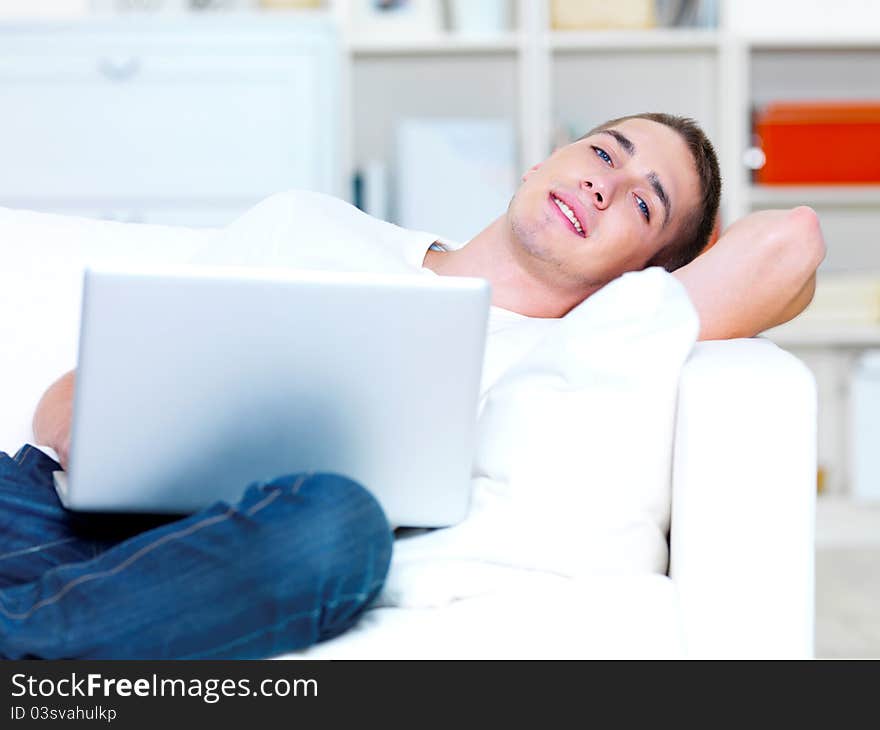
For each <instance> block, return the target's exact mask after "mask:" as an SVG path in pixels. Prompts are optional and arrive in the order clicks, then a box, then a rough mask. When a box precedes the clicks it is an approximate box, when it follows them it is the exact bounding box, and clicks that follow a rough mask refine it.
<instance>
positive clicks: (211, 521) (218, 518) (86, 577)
mask: <svg viewBox="0 0 880 730" xmlns="http://www.w3.org/2000/svg"><path fill="white" fill-rule="evenodd" d="M304 479H305V476H301V478H300V480H299V481H298V482H297V484H296V485H294V486H296V487H297V488H298V487H299V486H301V484H302V481H303V480H304ZM278 494H280V490H279V491H278V492H276V493H274V494H273V495H271V496H272V499H268V498H267V499H264V500H263V501H262V502H259V503H257V504H256V505H254V506H253V507H252V508H251V509H250V510H248V511H247V512H246V513H245V514H246V515H247V516H248V517H252V516H253V515H255V514H256V513H257V512H259V511H260V510H261V509H263V508H264V507H265V506H266V505H268V504H270V503H271V502H272V501H273V500H274V499H275V498H277V496H278ZM235 511H236V510H235V508H234V507H230V508H229V509H228V510H227V511H226V512H224V513H223V514H222V515H215V516H214V517H208V518H206V519H204V520H202V521H201V522H197V523H196V524H194V525H190V526H189V527H187V528H186V529H184V530H178V531H177V532H173V533H171V534H170V535H163V536H162V537H160V538H159V539H158V540H156V541H155V542H151V543H150V544H149V545H144V546H143V547H142V548H141V549H140V550H138V551H136V552H135V553H134V554H133V555H129V556H128V557H127V558H126V559H125V560H123V561H122V562H121V563H120V564H119V565H117V566H116V567H115V568H110V569H109V570H102V571H99V572H97V573H85V574H83V575H80V576H77V577H76V578H74V579H73V580H72V581H70V582H69V583H66V584H65V585H63V586H62V587H61V588H60V589H59V590H58V591H57V592H56V593H55V594H54V595H53V596H50V597H49V598H44V599H43V600H41V601H38V602H37V603H36V604H34V605H33V606H31V607H30V609H28V610H27V611H25V612H23V613H11V612H10V611H8V610H7V609H6V607H5V606H3V605H2V603H0V613H2V614H3V615H4V616H6V617H7V618H9V619H13V620H19V621H23V620H24V619H28V618H30V617H31V616H32V615H33V614H34V613H35V612H36V611H37V610H38V609H40V608H45V607H46V606H49V605H51V604H53V603H55V602H57V601H58V600H59V599H60V598H62V597H63V596H64V595H66V594H67V593H69V592H70V590H72V589H73V588H75V587H76V586H78V585H80V584H82V583H87V582H89V581H92V580H98V579H99V578H108V577H110V576H111V575H116V574H117V573H120V572H122V571H123V570H125V569H126V568H127V567H129V566H130V565H132V564H133V563H135V562H136V561H137V560H139V559H140V558H142V557H143V556H144V555H146V554H147V553H150V552H152V551H153V550H154V549H155V548H157V547H158V546H159V545H163V544H165V543H167V542H171V541H173V540H177V539H179V538H181V537H185V536H186V535H191V534H193V533H194V532H198V531H199V530H201V529H203V528H205V527H209V526H210V525H215V524H217V523H219V522H222V521H223V520H227V519H229V518H230V517H231V516H232V515H233V514H234V513H235Z"/></svg>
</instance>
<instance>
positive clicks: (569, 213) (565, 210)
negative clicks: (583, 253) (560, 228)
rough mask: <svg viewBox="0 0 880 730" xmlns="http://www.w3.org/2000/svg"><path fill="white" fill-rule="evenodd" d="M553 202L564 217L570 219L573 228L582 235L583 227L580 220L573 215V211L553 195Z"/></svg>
mask: <svg viewBox="0 0 880 730" xmlns="http://www.w3.org/2000/svg"><path fill="white" fill-rule="evenodd" d="M553 202H554V203H556V206H557V207H558V208H559V210H561V211H562V212H563V213H564V214H565V217H566V218H568V220H570V221H571V224H572V225H573V226H574V228H575V230H576V231H577V232H578V233H580V234H581V235H582V236H583V235H584V229H583V228H582V227H581V224H580V221H578V219H577V218H576V217H575V214H574V211H573V210H572V209H571V208H569V207H568V206H567V205H566V204H565V203H563V202H562V201H561V200H560V199H559V198H557V197H556V196H555V195H554V196H553Z"/></svg>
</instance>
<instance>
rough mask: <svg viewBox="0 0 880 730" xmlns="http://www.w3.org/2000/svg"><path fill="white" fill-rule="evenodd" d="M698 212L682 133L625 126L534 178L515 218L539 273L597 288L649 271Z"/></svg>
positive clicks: (516, 232) (571, 148)
mask: <svg viewBox="0 0 880 730" xmlns="http://www.w3.org/2000/svg"><path fill="white" fill-rule="evenodd" d="M698 204H699V179H698V177H697V173H696V170H695V166H694V160H693V157H692V156H691V153H690V151H689V150H688V148H687V145H686V144H685V142H684V140H682V138H681V137H680V136H679V134H678V132H676V131H675V130H673V129H670V128H669V127H667V126H665V125H663V124H659V123H657V122H652V121H649V120H646V119H628V120H626V121H625V122H621V123H620V124H619V125H616V126H615V127H613V128H612V129H610V130H608V131H605V132H599V133H597V134H594V135H592V136H590V137H587V138H585V139H582V140H579V141H577V142H574V143H572V144H570V145H567V146H566V147H562V148H560V149H558V150H556V152H554V153H553V154H552V155H551V156H550V157H549V158H548V159H547V160H545V161H544V162H543V163H542V164H541V165H538V166H536V167H535V168H533V169H532V170H531V171H529V172H528V173H527V174H526V175H525V177H524V178H523V183H522V185H521V186H520V188H519V190H518V191H517V193H516V195H515V196H514V198H513V200H512V201H511V203H510V206H509V208H508V220H509V222H510V228H511V233H512V236H513V240H514V243H515V245H517V246H518V247H519V248H520V249H521V253H524V254H525V256H526V257H527V261H528V262H529V264H530V265H532V266H534V267H536V271H539V272H540V273H541V275H543V276H547V277H551V278H552V279H553V280H555V281H556V282H557V283H558V284H560V285H563V286H569V287H580V286H584V287H590V286H596V285H602V284H605V283H607V282H609V281H611V280H612V279H615V278H616V277H618V276H620V275H621V274H623V273H624V272H626V271H638V270H640V269H642V268H644V267H645V265H646V264H647V263H648V261H650V260H651V259H652V258H653V257H654V255H655V254H656V253H657V252H658V251H659V250H660V249H661V248H663V246H665V245H667V244H668V243H670V242H671V241H673V240H674V239H675V237H676V235H677V234H678V232H679V231H680V230H681V228H682V224H683V222H684V221H685V220H686V219H687V216H688V214H691V213H692V212H693V211H694V210H695V209H696V207H697V205H698ZM572 218H573V219H574V220H572Z"/></svg>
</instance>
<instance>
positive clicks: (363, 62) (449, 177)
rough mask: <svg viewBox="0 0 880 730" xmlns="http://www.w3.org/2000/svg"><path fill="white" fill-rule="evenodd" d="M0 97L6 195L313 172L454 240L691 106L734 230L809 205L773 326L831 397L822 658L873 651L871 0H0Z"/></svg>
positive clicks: (186, 196) (239, 198) (254, 185)
mask: <svg viewBox="0 0 880 730" xmlns="http://www.w3.org/2000/svg"><path fill="white" fill-rule="evenodd" d="M0 108H2V114H0V160H2V165H0V206H6V207H17V208H32V209H37V210H45V211H52V212H60V213H68V214H74V215H84V216H89V217H99V218H108V219H113V220H121V221H130V222H148V223H166V224H176V225H186V226H216V225H224V224H225V223H227V222H229V221H231V220H233V219H234V218H235V217H236V216H238V215H239V214H241V213H242V212H243V211H244V210H246V209H247V208H248V207H249V206H251V205H253V204H254V203H256V202H257V201H258V200H260V199H261V198H263V197H266V196H267V195H269V194H271V193H274V192H278V191H281V190H285V189H289V188H294V187H304V188H310V189H314V190H320V191H323V192H327V193H331V194H334V195H337V196H339V197H343V198H346V199H348V200H349V201H351V202H353V203H355V204H356V205H358V206H359V207H361V208H362V209H364V210H366V211H367V212H369V213H371V214H373V215H376V216H378V217H380V218H384V219H387V220H391V221H394V222H397V223H399V224H401V225H404V226H407V227H410V228H418V229H423V230H429V231H432V232H436V233H437V234H438V235H440V236H443V237H446V238H449V239H453V240H461V241H464V240H467V239H468V238H470V237H471V236H472V235H474V234H475V233H477V232H478V231H479V230H480V229H481V228H482V227H483V225H485V224H486V222H488V221H490V220H492V219H493V218H494V217H496V216H497V215H498V214H499V213H500V212H501V211H503V209H504V208H505V207H506V204H507V201H508V200H509V198H510V196H511V194H512V193H513V191H514V189H515V187H516V184H517V182H518V180H519V177H520V175H521V174H522V172H523V171H525V170H527V169H528V168H529V167H530V166H531V165H533V164H535V163H536V162H539V161H541V160H542V159H543V158H544V157H546V155H547V154H548V153H549V152H550V151H552V150H553V148H554V147H556V146H558V145H561V144H565V143H567V142H568V141H571V140H572V139H575V138H577V137H578V136H580V135H581V134H583V133H584V132H585V131H587V130H588V129H590V128H591V127H592V126H594V125H595V124H597V123H600V122H602V121H604V120H606V119H608V118H610V117H615V116H620V115H624V114H631V113H636V112H640V111H665V112H672V113H676V114H684V115H687V116H691V117H694V118H695V119H697V120H698V121H699V122H700V123H701V125H702V126H703V127H704V129H706V131H707V132H708V134H709V136H710V137H711V138H712V139H713V140H714V141H715V143H716V146H717V149H718V152H719V156H720V159H721V163H722V173H723V176H724V185H725V191H724V198H723V217H724V222H725V223H729V222H731V221H733V220H735V219H736V218H738V217H740V216H742V215H744V214H746V213H748V212H750V211H753V210H759V209H762V208H778V207H792V206H795V205H802V204H803V205H810V206H812V207H814V208H815V209H816V210H817V212H818V213H819V215H820V218H821V221H822V226H823V230H824V231H825V235H826V239H827V244H828V256H827V258H826V261H825V262H824V264H823V265H822V268H821V270H820V280H819V288H818V291H817V295H816V298H815V300H814V303H813V305H811V307H810V308H809V309H808V310H807V312H806V313H805V314H804V315H802V316H801V317H799V318H798V319H797V320H795V321H794V322H793V323H791V324H789V325H786V326H783V327H781V328H777V329H776V330H774V331H771V332H770V333H768V334H767V335H766V336H768V337H770V338H772V339H773V340H774V341H776V342H777V343H778V344H780V345H781V346H782V347H785V348H786V349H789V350H790V351H792V352H793V353H795V354H796V355H797V356H798V357H800V358H801V359H803V361H804V362H805V363H806V364H807V365H808V366H809V367H810V369H811V370H812V371H813V373H814V374H815V375H816V379H817V383H818V388H819V413H820V420H819V468H818V471H817V480H816V487H817V490H818V491H819V511H818V523H817V570H818V574H817V611H818V613H817V652H818V653H819V655H820V656H880V619H877V618H876V617H875V613H876V608H877V607H878V606H880V241H878V234H877V231H878V229H880V2H878V1H876V0H837V1H836V2H835V3H833V4H832V3H825V2H819V0H615V2H607V1H603V0H0ZM450 181H454V184H449V183H450ZM11 245H14V242H9V241H3V242H0V247H6V246H11ZM743 488H744V489H747V488H748V485H743ZM755 507H756V509H760V495H756V505H755Z"/></svg>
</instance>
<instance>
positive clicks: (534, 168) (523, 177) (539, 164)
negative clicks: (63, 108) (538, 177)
mask: <svg viewBox="0 0 880 730" xmlns="http://www.w3.org/2000/svg"><path fill="white" fill-rule="evenodd" d="M540 166H541V163H540V162H539V163H538V164H537V165H532V167H531V169H530V170H529V171H528V172H526V173H525V174H524V175H523V176H522V181H523V182H525V181H526V180H527V179H528V177H529V175H531V174H532V173H533V172H534V171H535V170H537V169H538V168H539V167H540Z"/></svg>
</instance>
